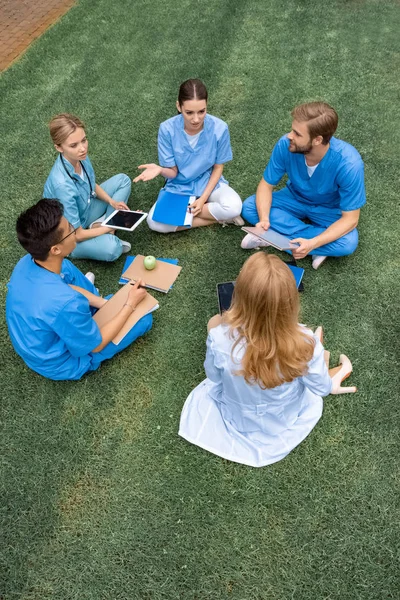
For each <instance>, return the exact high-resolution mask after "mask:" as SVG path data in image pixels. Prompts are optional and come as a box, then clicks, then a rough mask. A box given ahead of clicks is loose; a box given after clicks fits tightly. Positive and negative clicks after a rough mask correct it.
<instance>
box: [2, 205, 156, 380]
mask: <svg viewBox="0 0 400 600" xmlns="http://www.w3.org/2000/svg"><path fill="white" fill-rule="evenodd" d="M17 235H18V240H19V242H20V244H21V246H22V247H23V248H24V249H25V250H26V251H27V252H28V253H29V254H27V255H26V256H24V257H23V258H21V260H20V261H19V262H18V264H17V265H16V267H15V268H14V271H13V273H12V275H11V279H10V282H9V284H8V293H7V299H6V319H7V325H8V330H9V334H10V338H11V342H12V344H13V346H14V349H15V351H16V352H17V354H19V355H20V356H21V358H22V359H23V360H24V361H25V363H26V364H27V365H28V367H30V368H31V369H33V370H34V371H36V372H37V373H39V374H40V375H43V376H44V377H47V378H49V379H56V380H60V379H61V380H66V379H80V378H81V377H82V375H84V374H85V373H87V372H88V371H93V370H95V369H97V368H98V367H99V365H100V364H101V362H102V361H103V360H106V359H108V358H112V357H113V356H114V355H115V354H117V352H120V351H121V350H123V349H124V348H126V347H127V346H129V345H130V344H131V343H132V342H134V341H135V340H136V338H138V337H139V336H142V335H144V334H145V333H146V332H147V331H149V330H150V329H151V326H152V322H153V319H152V315H151V314H149V315H145V316H144V317H143V318H142V319H140V320H139V321H138V322H137V324H136V325H135V326H134V327H133V328H132V329H131V330H130V331H129V333H128V334H127V335H126V336H125V337H124V338H123V340H122V341H121V342H120V344H119V345H115V344H113V342H112V340H113V339H114V337H115V336H116V335H117V334H118V333H119V332H120V330H121V329H122V327H123V326H124V324H125V322H126V321H127V319H128V317H129V316H130V315H131V314H132V312H133V311H134V310H135V307H136V305H137V304H139V302H140V301H141V300H142V298H143V297H144V295H145V293H146V291H145V290H144V289H142V288H139V285H140V284H141V283H142V282H140V281H139V282H137V283H136V284H135V285H134V286H132V289H131V290H130V292H129V297H128V300H127V302H126V304H125V305H124V306H123V307H122V309H121V310H120V312H119V313H118V314H117V315H116V316H115V317H113V318H112V319H111V320H110V321H109V322H108V323H107V324H106V325H104V326H103V327H101V328H99V327H98V325H97V324H96V322H95V321H94V319H93V314H94V312H95V311H96V309H98V308H100V307H101V306H103V304H105V302H107V300H105V299H104V298H101V297H100V296H99V293H98V291H97V290H96V288H95V287H94V285H93V283H92V282H91V281H90V280H89V279H88V278H87V277H85V276H84V275H83V274H82V273H81V272H80V271H79V269H77V268H76V267H75V266H74V265H73V264H72V263H71V262H70V261H69V260H67V259H66V258H65V257H66V256H68V255H69V254H70V253H71V252H72V251H73V249H74V248H75V246H76V230H75V229H74V228H73V227H72V225H71V224H70V223H69V222H68V221H67V219H66V218H65V217H64V216H63V206H62V204H61V203H60V202H59V201H58V200H47V199H43V200H40V201H39V202H38V203H37V204H35V205H34V206H32V207H31V208H29V209H28V210H26V211H25V212H23V213H22V214H21V215H20V217H19V218H18V220H17Z"/></svg>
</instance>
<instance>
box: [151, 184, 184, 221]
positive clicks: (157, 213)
mask: <svg viewBox="0 0 400 600" xmlns="http://www.w3.org/2000/svg"><path fill="white" fill-rule="evenodd" d="M190 198H191V196H188V195H187V194H185V195H184V194H174V193H172V192H167V191H166V190H164V189H162V190H161V191H160V193H159V194H158V198H157V202H156V207H155V209H154V213H153V217H152V218H153V221H158V222H159V223H164V224H165V225H175V226H177V227H179V226H182V225H184V224H185V217H186V213H187V208H188V205H189V200H190Z"/></svg>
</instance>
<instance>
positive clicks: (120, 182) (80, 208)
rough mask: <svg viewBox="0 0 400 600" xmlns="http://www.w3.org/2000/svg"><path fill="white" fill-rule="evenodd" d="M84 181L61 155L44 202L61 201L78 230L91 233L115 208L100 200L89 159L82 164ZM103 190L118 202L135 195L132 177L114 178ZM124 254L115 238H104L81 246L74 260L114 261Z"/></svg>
mask: <svg viewBox="0 0 400 600" xmlns="http://www.w3.org/2000/svg"><path fill="white" fill-rule="evenodd" d="M81 162H82V164H83V166H84V169H82V175H83V178H82V177H80V176H79V175H78V174H77V173H76V172H75V170H74V168H73V166H72V165H71V163H70V162H69V161H68V160H66V159H65V158H64V157H62V156H61V155H60V156H58V157H57V160H56V161H55V163H54V165H53V168H52V169H51V171H50V174H49V176H48V178H47V181H46V183H45V186H44V191H43V197H44V198H57V199H58V200H60V202H62V204H63V206H64V216H65V218H66V219H67V220H68V221H69V222H70V223H71V225H72V226H73V227H75V228H77V227H83V229H87V228H88V227H89V225H90V224H91V223H93V221H95V220H96V219H98V218H100V217H102V216H104V215H105V216H109V215H110V214H111V213H112V212H113V211H114V208H113V207H112V206H110V205H109V204H107V203H106V202H103V200H100V199H99V198H96V195H95V193H94V190H95V187H96V179H95V174H94V170H93V167H92V163H91V162H90V159H89V157H87V158H85V160H83V161H81ZM100 187H102V188H103V190H104V191H106V192H107V194H108V195H109V196H111V198H113V200H116V201H117V202H125V204H126V203H127V202H128V198H129V195H130V193H131V180H130V178H129V177H128V175H124V174H123V173H120V174H119V175H114V177H111V178H110V179H108V180H107V181H105V182H104V183H102V184H100ZM121 254H122V244H121V241H120V240H119V238H117V236H115V235H113V234H109V233H108V234H104V235H101V236H98V237H95V238H92V239H89V240H85V241H84V242H79V243H78V244H77V245H76V248H75V250H74V251H73V252H72V253H71V257H72V258H91V259H94V260H104V261H113V260H116V259H117V258H119V256H121Z"/></svg>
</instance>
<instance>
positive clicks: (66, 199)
mask: <svg viewBox="0 0 400 600" xmlns="http://www.w3.org/2000/svg"><path fill="white" fill-rule="evenodd" d="M72 185H73V186H74V184H73V183H72ZM55 197H56V198H57V200H59V201H60V202H61V203H62V205H63V206H64V217H65V218H66V219H67V221H69V222H70V223H71V225H72V227H74V228H75V229H76V228H77V227H81V219H80V216H79V210H78V201H79V196H78V194H77V191H76V188H75V186H74V187H73V188H72V187H71V185H70V183H69V182H68V183H65V184H62V185H58V186H57V187H56V189H55Z"/></svg>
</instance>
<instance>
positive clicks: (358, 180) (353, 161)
mask: <svg viewBox="0 0 400 600" xmlns="http://www.w3.org/2000/svg"><path fill="white" fill-rule="evenodd" d="M289 143H290V142H289V140H288V138H287V137H286V135H284V136H283V137H281V139H280V140H279V141H278V142H277V144H276V145H275V147H274V149H273V151H272V154H271V158H270V160H269V163H268V165H267V166H266V168H265V171H264V179H265V181H266V182H267V183H269V184H271V185H276V184H277V183H279V181H280V180H281V178H282V177H283V175H285V173H287V175H288V178H289V180H288V182H287V184H286V185H287V188H288V189H289V190H290V192H291V193H292V194H293V196H294V198H296V199H297V200H300V201H301V202H304V203H305V204H313V205H318V206H326V207H329V208H339V209H340V210H342V211H349V210H356V209H358V208H361V207H362V206H364V204H365V202H366V197H365V186H364V163H363V161H362V158H361V156H360V155H359V153H358V152H357V150H356V149H355V148H354V147H353V146H352V145H351V144H348V143H347V142H343V141H342V140H338V139H337V138H334V137H333V138H331V140H330V143H329V150H328V152H327V153H326V154H325V156H324V158H323V159H322V160H321V162H320V163H319V164H318V166H317V168H316V169H315V171H314V174H313V175H312V177H310V176H309V175H308V172H307V166H306V163H305V159H304V154H298V153H294V152H290V150H289Z"/></svg>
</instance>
